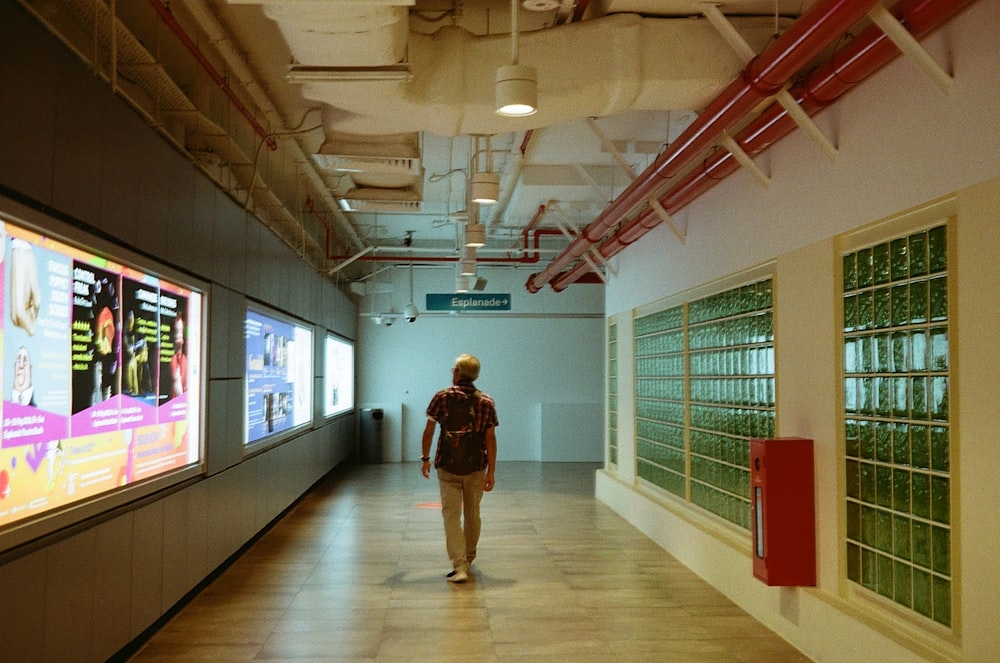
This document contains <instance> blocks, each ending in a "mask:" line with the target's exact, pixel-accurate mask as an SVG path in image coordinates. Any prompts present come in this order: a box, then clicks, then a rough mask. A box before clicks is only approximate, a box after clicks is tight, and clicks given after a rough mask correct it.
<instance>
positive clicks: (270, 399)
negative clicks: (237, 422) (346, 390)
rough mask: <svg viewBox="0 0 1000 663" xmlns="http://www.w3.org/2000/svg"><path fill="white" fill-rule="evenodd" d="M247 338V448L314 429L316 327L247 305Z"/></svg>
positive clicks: (272, 311)
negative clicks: (314, 346)
mask: <svg viewBox="0 0 1000 663" xmlns="http://www.w3.org/2000/svg"><path fill="white" fill-rule="evenodd" d="M244 337H245V339H246V346H245V347H246V364H245V366H246V374H245V381H244V384H245V398H244V403H245V405H246V408H245V410H244V415H245V416H244V443H245V444H246V445H248V446H250V445H258V444H264V443H266V442H270V441H278V440H280V439H282V438H283V437H285V436H287V435H288V434H289V433H291V432H292V431H295V430H298V429H300V428H305V427H308V426H310V425H312V418H313V382H314V376H315V367H314V365H313V338H314V334H313V327H312V326H311V325H307V324H306V323H304V322H301V321H299V320H296V319H295V318H293V317H291V316H288V315H285V314H283V313H279V312H278V311H275V310H274V309H272V308H268V307H266V306H264V305H262V304H257V303H256V302H248V303H247V309H246V316H245V325H244Z"/></svg>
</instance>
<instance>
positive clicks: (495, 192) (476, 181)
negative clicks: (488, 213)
mask: <svg viewBox="0 0 1000 663" xmlns="http://www.w3.org/2000/svg"><path fill="white" fill-rule="evenodd" d="M485 152H486V170H483V171H480V170H479V155H480V149H479V136H476V137H475V142H474V143H473V150H472V177H471V178H470V179H469V195H470V197H471V198H472V202H474V203H476V204H477V205H495V204H496V203H497V201H498V200H500V173H494V172H493V146H492V144H491V143H490V137H489V136H486V150H485Z"/></svg>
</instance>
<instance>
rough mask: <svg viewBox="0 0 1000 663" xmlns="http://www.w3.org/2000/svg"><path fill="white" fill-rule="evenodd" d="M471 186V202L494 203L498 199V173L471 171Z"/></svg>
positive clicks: (480, 203)
mask: <svg viewBox="0 0 1000 663" xmlns="http://www.w3.org/2000/svg"><path fill="white" fill-rule="evenodd" d="M471 187H472V202H474V203H478V204H479V205H494V204H496V202H497V201H498V200H500V173H488V172H483V173H473V174H472V180H471Z"/></svg>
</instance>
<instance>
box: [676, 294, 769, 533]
mask: <svg viewBox="0 0 1000 663" xmlns="http://www.w3.org/2000/svg"><path fill="white" fill-rule="evenodd" d="M688 335H689V341H688V343H689V362H690V406H689V407H690V429H691V453H690V459H691V501H692V502H693V503H695V504H697V505H699V506H701V507H703V508H705V509H707V510H708V511H711V512H712V513H714V514H716V515H718V516H721V517H723V518H725V519H726V520H728V521H730V522H733V523H735V524H737V525H740V526H741V527H744V528H746V529H749V528H750V438H751V437H773V436H774V323H773V311H772V293H771V280H770V279H767V280H764V281H760V282H758V283H751V284H749V285H745V286H742V287H739V288H735V289H732V290H728V291H726V292H721V293H718V294H715V295H712V296H710V297H705V298H704V299H699V300H697V301H693V302H690V303H689V304H688Z"/></svg>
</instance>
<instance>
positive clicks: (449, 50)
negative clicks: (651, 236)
mask: <svg viewBox="0 0 1000 663" xmlns="http://www.w3.org/2000/svg"><path fill="white" fill-rule="evenodd" d="M296 4H297V3H289V6H292V5H296ZM303 4H304V5H313V4H316V3H303ZM331 4H336V5H337V6H340V5H341V4H342V3H331ZM276 20H278V23H279V28H280V29H281V31H282V34H283V36H284V37H285V39H286V41H287V43H288V45H289V48H290V50H291V51H292V53H293V54H294V55H295V57H296V58H297V59H301V58H313V59H312V60H311V61H302V62H301V64H302V65H308V66H314V67H329V66H346V65H347V64H353V65H357V66H362V65H363V66H377V65H385V64H391V63H387V62H378V61H375V60H374V59H373V60H371V61H367V62H363V63H359V62H353V63H348V62H347V60H346V56H345V59H339V60H338V59H336V57H339V56H335V55H334V54H332V53H328V54H327V55H325V56H324V55H322V54H321V55H315V52H314V51H312V50H310V47H311V45H312V42H313V36H312V35H311V34H308V33H307V32H306V31H303V30H302V29H301V28H300V26H299V25H297V24H295V25H293V24H290V23H288V22H286V21H285V20H283V19H280V18H279V19H276ZM733 25H734V27H735V28H736V30H737V31H739V33H740V34H741V35H742V36H743V37H744V39H746V40H747V41H748V42H749V43H750V44H751V46H752V47H754V48H756V49H758V50H760V49H763V48H764V46H765V45H766V44H767V43H768V41H769V40H770V39H771V37H772V36H773V34H774V29H775V25H774V19H773V18H736V19H733ZM315 29H316V30H317V31H320V32H322V31H323V30H324V26H323V25H317V26H315ZM518 43H519V47H518V48H519V52H520V56H521V58H522V59H523V60H525V61H530V62H531V63H532V66H534V67H535V68H536V69H537V70H538V81H539V89H538V96H539V107H540V110H539V112H538V113H537V114H536V115H533V116H530V117H529V118H520V119H511V118H504V117H499V116H497V115H496V113H495V112H494V110H495V108H494V102H495V89H494V82H495V73H496V69H497V67H499V66H500V65H503V64H505V63H506V62H508V60H509V52H508V51H509V36H508V35H506V34H492V35H485V36H480V35H475V34H472V33H471V32H468V31H466V30H464V29H462V28H459V27H455V26H446V27H442V28H440V29H439V30H437V31H436V32H434V33H433V34H420V33H416V32H410V33H409V35H408V40H407V44H406V49H405V50H406V59H407V62H408V65H409V68H410V72H411V74H412V80H410V81H409V82H404V81H342V80H338V81H318V80H310V81H304V82H302V87H301V90H302V94H303V96H305V97H306V98H308V99H313V100H317V101H320V102H323V103H325V104H328V105H329V107H330V110H329V111H328V112H327V114H326V116H325V122H326V124H327V126H328V127H334V126H335V127H336V128H337V131H343V132H348V133H351V134H356V135H366V136H378V135H382V134H388V133H398V132H400V131H407V132H420V131H430V132H433V133H435V134H437V135H440V136H457V135H462V134H470V135H476V134H478V135H490V134H502V133H506V132H509V131H511V130H512V129H513V130H520V129H528V128H533V127H542V126H551V125H555V124H559V123H561V122H566V121H569V120H573V119H581V118H586V117H603V116H608V115H612V114H615V113H619V112H622V111H626V110H646V109H658V110H662V109H684V110H688V109H692V108H701V107H703V106H704V105H705V104H706V103H708V102H709V101H710V100H711V99H712V98H713V97H715V96H716V95H717V94H719V93H720V92H721V91H722V90H723V89H724V88H725V87H726V85H728V84H729V83H730V82H731V81H732V79H733V78H734V77H735V76H736V75H737V74H738V73H739V71H740V69H741V65H742V63H741V62H740V60H739V58H738V57H737V56H736V54H734V53H733V51H732V49H731V48H730V47H729V46H728V45H727V44H726V43H725V42H724V41H723V40H722V38H721V37H720V36H719V34H718V33H717V32H716V31H715V28H713V27H712V26H711V24H710V23H709V22H708V21H707V20H704V19H697V18H683V19H656V18H643V17H641V16H638V15H635V14H618V15H614V16H606V17H602V18H597V19H590V20H587V21H582V22H580V23H571V24H568V25H564V26H559V27H555V28H549V29H544V30H535V31H531V32H524V33H523V34H521V35H520V36H519V42H518ZM320 57H327V58H328V59H327V60H325V61H320V60H317V59H316V58H320ZM352 59H353V57H352Z"/></svg>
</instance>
